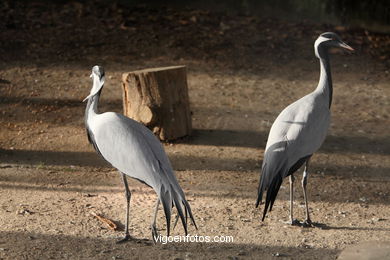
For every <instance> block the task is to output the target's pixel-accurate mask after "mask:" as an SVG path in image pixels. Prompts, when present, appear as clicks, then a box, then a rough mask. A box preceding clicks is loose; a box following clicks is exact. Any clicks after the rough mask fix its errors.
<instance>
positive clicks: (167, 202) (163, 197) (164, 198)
mask: <svg viewBox="0 0 390 260" xmlns="http://www.w3.org/2000/svg"><path fill="white" fill-rule="evenodd" d="M160 201H161V204H162V205H163V209H164V213H165V219H166V222H167V236H169V233H170V230H171V209H172V199H171V196H170V194H169V191H166V190H165V189H164V186H161V193H160Z"/></svg>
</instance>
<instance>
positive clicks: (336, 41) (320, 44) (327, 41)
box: [314, 32, 354, 58]
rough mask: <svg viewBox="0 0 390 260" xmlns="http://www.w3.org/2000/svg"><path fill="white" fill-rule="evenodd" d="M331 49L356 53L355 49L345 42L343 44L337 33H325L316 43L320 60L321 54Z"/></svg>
mask: <svg viewBox="0 0 390 260" xmlns="http://www.w3.org/2000/svg"><path fill="white" fill-rule="evenodd" d="M331 47H335V48H342V49H345V50H348V51H354V49H353V48H352V47H351V46H349V45H348V44H346V43H345V42H343V41H342V40H341V38H340V36H338V35H337V34H336V33H334V32H325V33H322V34H321V35H320V36H319V37H318V38H317V40H316V41H315V43H314V49H315V53H316V56H317V57H318V58H320V56H321V52H324V51H327V50H328V49H329V48H331Z"/></svg>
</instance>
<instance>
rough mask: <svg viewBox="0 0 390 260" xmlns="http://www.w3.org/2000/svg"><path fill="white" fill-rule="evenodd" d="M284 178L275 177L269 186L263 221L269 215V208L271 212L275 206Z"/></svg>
mask: <svg viewBox="0 0 390 260" xmlns="http://www.w3.org/2000/svg"><path fill="white" fill-rule="evenodd" d="M282 181H283V178H282V177H281V176H280V175H279V174H278V175H276V176H275V177H274V179H273V180H272V182H271V184H270V185H269V187H268V189H267V196H266V199H265V206H264V211H263V218H262V219H261V220H262V221H264V219H265V215H266V214H267V211H268V208H269V211H271V210H272V206H273V205H274V202H275V199H276V195H278V191H279V189H280V185H281V184H282Z"/></svg>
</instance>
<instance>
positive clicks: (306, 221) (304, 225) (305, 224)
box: [302, 219, 315, 227]
mask: <svg viewBox="0 0 390 260" xmlns="http://www.w3.org/2000/svg"><path fill="white" fill-rule="evenodd" d="M302 226H303V227H315V226H314V223H313V222H311V220H310V219H306V220H305V221H303V222H302Z"/></svg>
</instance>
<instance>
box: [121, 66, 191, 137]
mask: <svg viewBox="0 0 390 260" xmlns="http://www.w3.org/2000/svg"><path fill="white" fill-rule="evenodd" d="M122 87H123V110H124V114H125V115H126V116H128V117H130V118H132V119H134V120H137V121H138V122H140V123H142V124H144V125H145V126H147V127H148V128H149V129H150V130H152V131H153V132H154V133H155V134H156V135H157V136H158V137H159V138H160V140H163V141H167V140H174V139H177V138H179V137H183V136H187V135H190V134H191V130H192V124H191V111H190V102H189V97H188V86H187V70H186V67H185V66H173V67H164V68H154V69H145V70H137V71H133V72H129V73H124V74H123V75H122Z"/></svg>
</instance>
